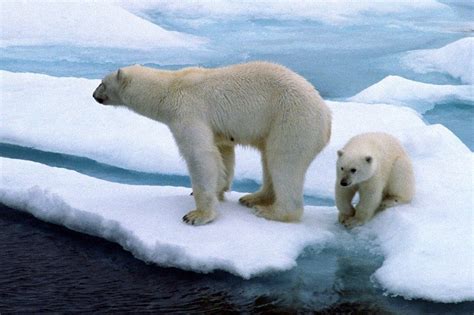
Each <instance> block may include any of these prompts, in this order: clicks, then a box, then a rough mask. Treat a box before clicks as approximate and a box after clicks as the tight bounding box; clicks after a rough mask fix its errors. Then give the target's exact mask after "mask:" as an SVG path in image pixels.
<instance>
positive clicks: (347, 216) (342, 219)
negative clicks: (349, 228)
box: [337, 212, 355, 225]
mask: <svg viewBox="0 0 474 315" xmlns="http://www.w3.org/2000/svg"><path fill="white" fill-rule="evenodd" d="M354 214H355V213H352V214H351V213H345V212H339V215H338V217H337V219H338V221H339V223H341V224H343V225H345V224H346V221H347V220H349V219H350V218H353V217H354Z"/></svg>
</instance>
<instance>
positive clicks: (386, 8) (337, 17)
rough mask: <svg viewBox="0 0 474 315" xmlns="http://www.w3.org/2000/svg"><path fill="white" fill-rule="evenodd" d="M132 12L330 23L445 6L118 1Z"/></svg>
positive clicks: (427, 0) (426, 0)
mask: <svg viewBox="0 0 474 315" xmlns="http://www.w3.org/2000/svg"><path fill="white" fill-rule="evenodd" d="M118 3H120V4H121V5H122V6H123V7H125V8H127V9H128V10H131V11H138V12H140V11H141V12H143V11H147V10H157V11H159V12H161V14H165V15H171V16H174V17H176V18H183V17H185V18H196V17H199V18H205V19H235V18H239V17H240V18H277V19H309V20H316V21H321V22H324V23H330V24H346V23H348V24H350V23H359V22H360V21H361V20H362V18H363V17H364V16H366V15H383V14H390V13H392V14H393V13H401V12H404V13H405V14H407V13H408V14H409V13H413V12H416V11H418V12H423V10H443V9H444V10H446V9H447V8H448V7H447V6H446V5H444V4H442V3H440V2H438V1H433V0H420V1H405V0H402V1H386V2H383V3H382V2H380V1H379V2H373V1H366V0H364V1H310V0H302V1H301V0H300V1H298V2H295V1H291V0H283V1H271V0H265V1H249V0H246V1H236V0H218V1H214V0H198V1H192V2H180V1H177V2H173V1H163V0H158V1H140V2H138V3H137V2H131V1H119V2H118Z"/></svg>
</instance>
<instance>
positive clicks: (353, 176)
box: [336, 150, 376, 187]
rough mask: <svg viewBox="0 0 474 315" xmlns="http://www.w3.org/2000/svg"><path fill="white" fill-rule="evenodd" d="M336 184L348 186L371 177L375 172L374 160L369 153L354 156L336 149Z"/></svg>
mask: <svg viewBox="0 0 474 315" xmlns="http://www.w3.org/2000/svg"><path fill="white" fill-rule="evenodd" d="M337 155H338V157H339V158H338V159H337V166H336V167H337V181H338V183H337V184H338V185H341V186H344V187H349V186H351V185H355V184H358V183H361V182H364V181H366V180H368V179H369V178H371V177H372V176H373V175H374V174H375V170H376V161H375V160H374V158H373V157H372V156H370V155H357V156H354V155H352V154H350V153H346V152H344V151H343V150H339V151H337Z"/></svg>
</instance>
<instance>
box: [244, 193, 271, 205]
mask: <svg viewBox="0 0 474 315" xmlns="http://www.w3.org/2000/svg"><path fill="white" fill-rule="evenodd" d="M239 203H241V204H242V205H244V206H246V207H249V208H253V207H255V206H258V205H262V206H269V205H271V204H272V203H273V200H272V198H270V197H268V196H266V195H264V194H262V193H259V192H256V193H254V194H248V195H245V196H243V197H241V198H240V199H239Z"/></svg>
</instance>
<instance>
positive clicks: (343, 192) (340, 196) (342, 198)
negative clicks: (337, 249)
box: [335, 181, 357, 225]
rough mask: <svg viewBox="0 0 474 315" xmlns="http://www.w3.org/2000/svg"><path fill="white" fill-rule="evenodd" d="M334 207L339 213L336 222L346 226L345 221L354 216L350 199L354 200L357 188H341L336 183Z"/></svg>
mask: <svg viewBox="0 0 474 315" xmlns="http://www.w3.org/2000/svg"><path fill="white" fill-rule="evenodd" d="M335 190H336V207H337V210H338V211H339V215H338V221H339V223H341V224H344V225H345V224H346V221H347V220H348V219H350V218H352V217H353V216H354V215H355V209H354V206H352V199H353V198H354V196H355V194H356V192H357V188H355V187H343V186H341V185H340V183H339V181H336V189H335Z"/></svg>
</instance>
